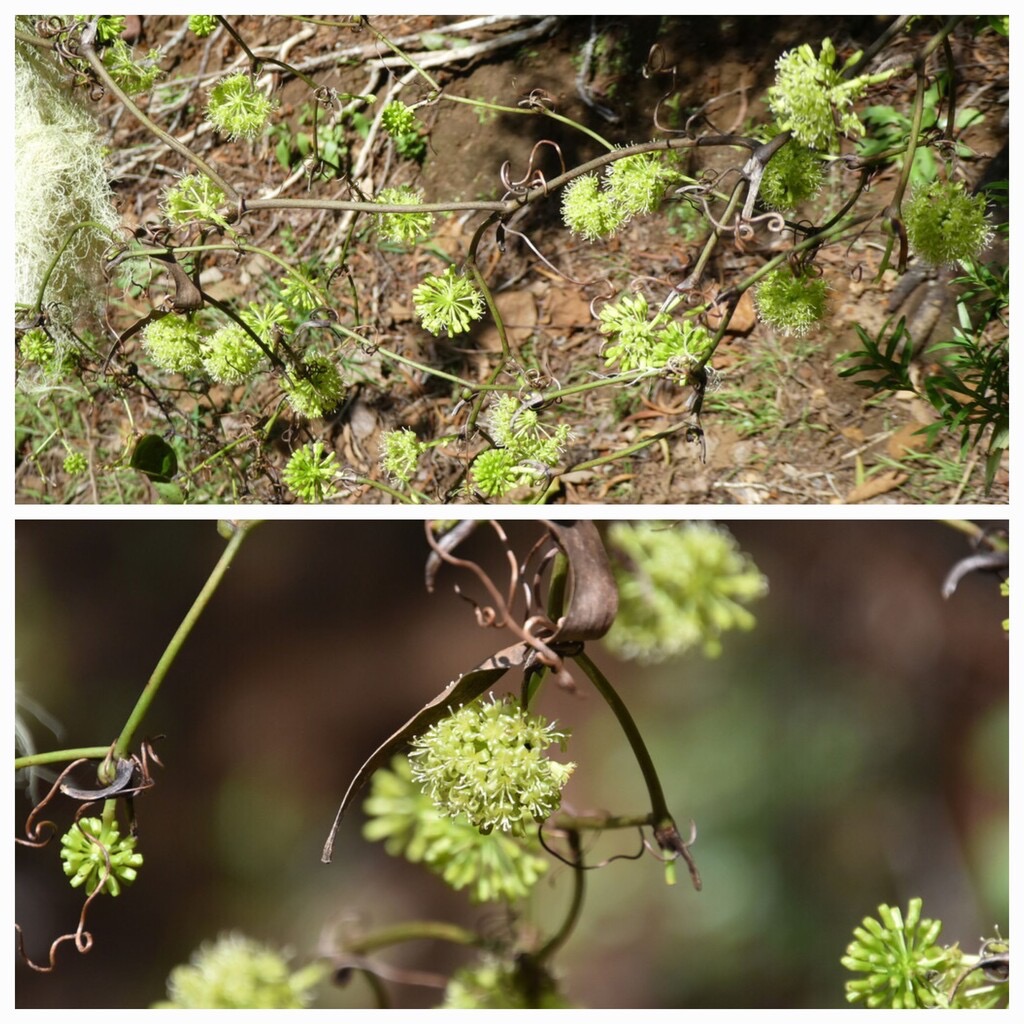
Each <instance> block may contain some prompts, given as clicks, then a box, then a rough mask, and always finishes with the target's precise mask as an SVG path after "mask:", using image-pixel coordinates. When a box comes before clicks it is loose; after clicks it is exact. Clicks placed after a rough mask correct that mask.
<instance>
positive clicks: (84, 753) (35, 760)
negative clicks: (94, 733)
mask: <svg viewBox="0 0 1024 1024" xmlns="http://www.w3.org/2000/svg"><path fill="white" fill-rule="evenodd" d="M109 753H110V747H109V746H106V747H72V748H71V749H70V750H46V751H43V752H42V753H39V754H24V755H23V756H21V757H16V758H15V759H14V770H15V771H18V770H19V769H20V768H34V767H36V766H37V765H41V764H60V763H61V762H63V761H77V760H79V759H80V758H83V757H87V758H88V759H89V760H90V761H94V760H96V759H97V758H104V757H106V756H107V754H109Z"/></svg>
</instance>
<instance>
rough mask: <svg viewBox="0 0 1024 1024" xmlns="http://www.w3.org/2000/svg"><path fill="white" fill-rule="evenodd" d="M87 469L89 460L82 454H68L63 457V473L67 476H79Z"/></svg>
mask: <svg viewBox="0 0 1024 1024" xmlns="http://www.w3.org/2000/svg"><path fill="white" fill-rule="evenodd" d="M88 468H89V460H88V458H87V457H86V456H85V454H84V453H83V452H68V454H67V455H65V456H64V472H65V473H67V474H68V476H81V474H82V473H84V472H85V471H86V470H87V469H88Z"/></svg>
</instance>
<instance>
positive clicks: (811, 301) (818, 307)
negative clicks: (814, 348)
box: [754, 266, 828, 334]
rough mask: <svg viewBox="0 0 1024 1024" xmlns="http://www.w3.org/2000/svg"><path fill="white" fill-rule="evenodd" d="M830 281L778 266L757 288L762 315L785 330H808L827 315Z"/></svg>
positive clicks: (759, 312)
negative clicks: (826, 305)
mask: <svg viewBox="0 0 1024 1024" xmlns="http://www.w3.org/2000/svg"><path fill="white" fill-rule="evenodd" d="M827 295H828V283H827V282H826V281H825V279H824V278H823V277H811V276H810V275H807V274H802V275H797V274H794V273H793V271H792V270H791V269H790V268H789V266H782V267H776V268H775V270H772V271H771V272H770V273H768V274H766V275H765V276H764V278H762V280H761V283H760V284H759V285H757V288H756V290H755V291H754V302H755V304H756V305H757V312H758V315H759V316H760V317H761V319H762V320H763V321H764V322H765V323H766V324H768V325H770V326H771V327H774V328H775V329H776V330H777V331H781V332H782V333H783V334H806V333H807V332H808V330H810V328H811V327H813V326H814V325H815V324H816V323H818V321H820V320H821V319H822V317H824V315H825V299H826V296H827Z"/></svg>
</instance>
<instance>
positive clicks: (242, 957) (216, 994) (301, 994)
mask: <svg viewBox="0 0 1024 1024" xmlns="http://www.w3.org/2000/svg"><path fill="white" fill-rule="evenodd" d="M328 970H329V968H328V967H327V966H326V965H324V964H320V963H312V964H309V965H307V966H306V967H302V968H300V969H299V970H297V971H291V970H290V968H289V966H288V958H287V957H286V956H285V955H284V954H283V953H279V952H278V951H277V950H275V949H271V948H270V947H269V946H264V945H263V944H262V943H259V942H256V941H255V940H254V939H250V938H248V937H246V936H244V935H238V934H237V933H232V934H230V935H222V936H221V937H220V938H219V939H218V940H217V941H216V942H213V943H209V942H204V943H203V945H202V946H200V947H199V949H198V950H196V952H195V953H193V954H192V961H191V963H189V964H182V965H181V966H179V967H175V968H174V970H173V971H171V975H170V977H169V978H168V979H167V997H168V998H167V1000H166V1001H165V1002H161V1003H157V1004H155V1006H154V1009H161V1010H166V1009H171V1010H173V1009H179V1010H200V1009H204V1010H255V1009H264V1010H300V1009H303V1008H304V1007H306V1006H308V1005H309V1003H310V1002H311V1001H312V997H313V996H312V991H311V990H312V988H313V987H314V986H315V985H316V984H317V983H318V982H319V981H320V980H321V979H322V978H323V977H325V976H326V974H327V973H328Z"/></svg>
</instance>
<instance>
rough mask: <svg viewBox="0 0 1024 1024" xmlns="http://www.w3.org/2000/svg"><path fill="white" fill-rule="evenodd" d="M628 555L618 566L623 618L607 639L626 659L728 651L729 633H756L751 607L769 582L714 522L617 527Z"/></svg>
mask: <svg viewBox="0 0 1024 1024" xmlns="http://www.w3.org/2000/svg"><path fill="white" fill-rule="evenodd" d="M608 539H609V541H610V542H611V545H612V546H613V548H615V549H616V550H617V551H619V552H621V553H622V555H624V556H625V565H621V564H616V565H615V580H616V583H617V584H618V588H619V614H618V615H617V616H616V619H615V622H614V623H613V624H612V628H611V630H610V631H609V633H608V635H607V636H606V637H605V642H606V643H607V644H608V646H609V647H610V648H611V649H612V650H613V651H615V653H616V654H618V655H619V656H620V657H624V658H636V659H637V660H639V661H645V662H657V661H664V660H665V659H666V658H670V657H673V656H675V655H678V654H681V653H682V652H683V651H686V650H688V649H689V648H690V647H694V646H696V645H697V644H700V645H701V646H702V647H703V649H704V653H705V654H706V655H708V656H709V657H715V656H716V655H718V654H719V653H720V652H721V649H722V643H721V639H720V637H721V634H722V633H724V632H725V631H726V630H729V629H752V628H753V626H754V621H755V620H754V616H753V615H752V614H751V613H750V612H749V611H748V610H747V609H746V608H745V607H744V605H745V604H747V603H749V602H750V601H753V600H755V599H756V598H759V597H763V596H764V594H766V593H767V590H768V582H767V580H766V579H765V577H764V576H762V575H761V573H760V571H759V570H758V568H757V566H756V565H754V563H753V562H752V561H751V559H750V557H749V556H747V555H745V554H743V553H742V552H741V551H740V550H739V548H738V546H737V544H736V541H735V539H734V538H733V537H732V535H731V534H730V533H728V532H727V531H726V530H724V529H722V528H720V527H718V526H716V525H715V524H713V523H687V524H685V525H683V526H671V525H669V524H664V523H657V522H643V523H616V524H615V525H613V526H612V527H611V528H610V529H609V531H608Z"/></svg>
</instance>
